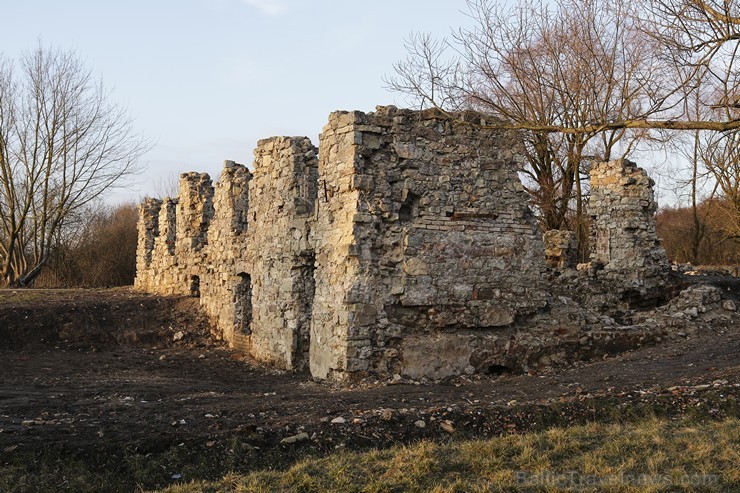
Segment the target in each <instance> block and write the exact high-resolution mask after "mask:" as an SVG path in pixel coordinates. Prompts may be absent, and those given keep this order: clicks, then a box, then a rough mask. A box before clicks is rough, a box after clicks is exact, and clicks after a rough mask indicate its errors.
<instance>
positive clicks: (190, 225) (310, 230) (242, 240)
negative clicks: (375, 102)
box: [136, 106, 663, 380]
mask: <svg viewBox="0 0 740 493" xmlns="http://www.w3.org/2000/svg"><path fill="white" fill-rule="evenodd" d="M480 123H483V122H482V117H481V116H480V115H477V114H460V115H457V118H455V119H449V118H447V117H445V116H443V115H442V114H440V113H439V112H437V111H434V110H426V111H411V110H399V109H397V108H395V107H392V106H390V107H379V108H378V109H377V111H376V112H375V113H368V114H366V113H362V112H358V111H355V112H336V113H332V114H331V115H330V117H329V122H328V124H327V125H326V127H325V128H324V130H323V133H322V135H321V141H320V147H321V151H320V152H319V151H318V149H316V148H315V147H314V146H313V145H312V144H311V142H310V141H309V139H307V138H305V137H273V138H270V139H265V140H262V141H260V142H259V143H258V146H257V149H256V150H255V151H254V162H253V166H252V170H253V171H252V172H250V171H249V170H248V169H247V168H246V167H245V166H243V165H240V164H236V163H234V162H232V161H227V162H226V163H225V167H224V171H223V173H222V175H221V179H220V182H219V183H216V184H215V186H214V185H213V183H212V182H211V180H210V178H209V177H208V175H205V174H198V173H186V174H184V175H182V177H181V185H180V194H179V196H178V197H177V198H176V199H170V198H167V199H164V200H161V201H160V200H155V199H148V200H146V201H145V202H144V203H143V204H142V205H141V207H140V220H139V245H138V252H137V277H136V287H137V288H139V289H142V290H146V291H150V292H154V293H162V294H191V295H193V296H200V300H201V305H202V306H203V308H204V310H205V311H206V313H208V314H209V315H210V316H211V317H212V318H213V319H214V321H215V322H216V325H217V327H218V331H219V333H218V335H219V336H221V337H223V338H224V339H225V340H227V341H229V343H230V344H231V345H233V346H235V347H238V348H240V349H241V350H243V351H245V352H247V353H249V354H251V355H252V356H253V357H255V358H256V359H258V360H261V361H263V362H266V363H270V364H274V365H275V366H278V367H281V368H286V369H292V370H303V369H310V372H311V374H312V375H314V376H316V377H319V378H328V379H334V380H343V379H346V378H351V377H355V376H363V375H369V374H372V375H377V376H389V375H394V374H400V375H404V376H408V377H411V378H424V377H426V378H432V379H439V378H444V377H447V376H451V375H459V374H462V373H474V372H487V371H490V370H491V369H494V368H498V367H503V366H506V365H508V364H509V363H508V362H510V361H512V360H513V359H516V355H513V353H512V351H519V350H520V349H517V348H519V346H517V345H516V344H513V343H512V341H513V340H514V339H513V338H514V334H515V332H516V331H519V330H520V329H521V328H522V327H526V324H527V320H529V319H530V318H531V317H539V318H540V319H541V317H542V313H543V312H544V311H546V310H548V307H549V306H550V303H551V302H552V296H551V294H550V287H549V286H548V285H547V284H546V283H547V281H546V279H547V278H548V274H547V272H548V271H547V266H546V261H545V259H546V254H545V253H546V252H545V246H544V243H543V239H542V234H541V233H540V231H539V230H538V227H537V220H536V218H535V217H534V216H533V215H532V213H531V211H530V209H529V207H528V197H527V194H526V193H525V191H524V189H523V187H522V184H521V182H520V180H519V178H518V176H517V172H516V170H517V166H516V163H515V160H516V157H517V156H516V155H515V152H514V151H513V149H516V148H518V143H517V135H516V134H515V133H512V132H508V131H501V130H491V129H486V128H484V127H483V126H481V125H480ZM646 180H647V181H646ZM650 186H651V184H650V182H649V179H647V178H646V177H645V176H643V174H642V171H641V170H638V169H636V167H634V166H633V165H631V164H630V163H628V162H620V163H619V165H618V166H617V165H616V164H615V163H608V164H605V165H603V166H597V167H595V168H594V173H593V174H592V199H591V201H592V206H593V209H592V215H593V216H594V224H595V228H594V231H595V232H594V234H595V235H596V236H597V237H598V240H599V241H600V242H601V243H599V245H601V246H600V247H599V248H598V249H597V251H596V252H595V253H594V262H592V264H593V265H598V266H599V270H600V271H603V272H614V273H617V274H615V275H617V276H618V277H619V276H621V277H620V279H629V283H630V286H631V287H633V285H638V286H648V285H651V284H650V283H651V282H653V280H654V279H655V278H656V276H657V275H658V274H659V271H660V269H661V268H663V263H662V260H661V258H660V250H659V249H657V248H658V247H657V243H655V241H656V240H655V237H654V217H651V214H653V215H654V202H652V195H651V194H652V190H651V187H650ZM645 201H647V205H645ZM615 211H617V212H616V215H618V217H616V218H615V217H614V216H615ZM615 221H616V222H617V223H615ZM640 221H647V222H648V223H649V222H650V221H652V226H651V225H648V226H647V227H644V226H640ZM550 236H552V238H550V239H549V240H548V245H549V247H548V256H550V257H551V259H550V263H551V264H552V263H553V262H554V263H557V267H558V268H565V267H568V266H570V263H571V262H572V260H571V259H569V258H565V257H567V251H568V250H569V249H570V248H572V245H570V244H569V241H570V240H568V241H566V240H567V238H565V237H564V236H563V235H560V236H563V237H562V238H560V239H557V238H555V239H553V238H554V236H553V235H550ZM555 236H557V235H555ZM558 245H559V246H558ZM605 245H608V247H607V246H605ZM555 247H557V248H555ZM625 249H627V250H629V252H628V253H624V252H623V250H625ZM630 255H636V256H641V258H642V257H645V256H648V257H649V259H647V260H645V261H644V262H643V263H641V264H640V265H639V268H638V269H637V270H635V269H633V268H632V266H633V265H634V264H633V263H630V262H627V260H628V259H629V256H630ZM620 282H622V281H620ZM653 284H654V282H653ZM630 289H631V288H630ZM516 333H517V334H518V333H519V332H516ZM519 337H520V336H519ZM520 338H521V337H520Z"/></svg>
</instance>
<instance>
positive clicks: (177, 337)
mask: <svg viewBox="0 0 740 493" xmlns="http://www.w3.org/2000/svg"><path fill="white" fill-rule="evenodd" d="M183 337H185V332H183V331H181V330H178V331H177V332H175V335H173V336H172V340H173V341H175V342H177V341H181V340H182V339H183Z"/></svg>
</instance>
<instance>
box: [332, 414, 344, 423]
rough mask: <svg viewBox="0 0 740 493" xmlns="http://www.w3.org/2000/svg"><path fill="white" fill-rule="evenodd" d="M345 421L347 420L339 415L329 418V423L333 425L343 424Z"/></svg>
mask: <svg viewBox="0 0 740 493" xmlns="http://www.w3.org/2000/svg"><path fill="white" fill-rule="evenodd" d="M346 422H347V420H346V419H344V418H343V417H341V416H338V417H336V418H334V419H332V420H331V424H333V425H343V424H344V423H346Z"/></svg>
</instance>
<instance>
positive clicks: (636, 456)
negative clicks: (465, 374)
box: [161, 418, 740, 493]
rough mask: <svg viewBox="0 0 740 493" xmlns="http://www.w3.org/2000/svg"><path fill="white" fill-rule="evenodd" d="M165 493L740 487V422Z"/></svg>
mask: <svg viewBox="0 0 740 493" xmlns="http://www.w3.org/2000/svg"><path fill="white" fill-rule="evenodd" d="M161 491H162V492H166V493H191V492H192V493H194V492H201V491H210V492H217V491H238V492H253V491H254V492H269V491H358V492H359V491H363V492H380V491H399V492H401V491H431V492H439V493H442V492H457V491H480V492H484V491H525V492H528V491H531V492H548V493H549V492H553V493H554V492H563V491H584V492H591V491H593V492H596V491H608V492H669V491H670V492H674V491H687V492H688V491H691V492H704V491H706V492H717V491H728V492H729V491H740V420H738V419H737V418H727V419H725V420H723V421H719V422H712V421H704V422H694V421H670V420H666V419H648V420H645V421H642V422H638V423H631V424H629V423H628V424H588V425H584V426H573V427H569V428H553V429H550V430H547V431H543V432H537V433H527V434H522V435H507V436H502V437H498V438H493V439H490V440H473V441H464V442H454V443H449V444H446V445H440V444H434V443H430V442H421V443H418V444H415V445H412V446H400V447H395V448H391V449H387V450H381V451H371V452H365V453H350V452H346V453H339V452H338V453H334V454H332V455H330V456H327V457H324V458H318V459H316V458H314V459H306V460H303V461H301V462H299V463H297V464H295V465H294V466H292V467H291V468H289V469H287V470H285V471H256V472H252V473H249V474H245V475H239V474H235V473H230V474H227V475H226V476H225V477H224V478H223V479H221V480H219V481H214V482H208V481H192V482H190V483H184V484H178V485H174V486H171V487H169V488H167V489H165V490H161Z"/></svg>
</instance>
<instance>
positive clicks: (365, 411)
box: [0, 288, 740, 488]
mask: <svg viewBox="0 0 740 493" xmlns="http://www.w3.org/2000/svg"><path fill="white" fill-rule="evenodd" d="M196 307H197V300H195V299H191V298H158V297H154V296H150V295H145V294H141V293H136V292H134V291H132V290H130V289H127V288H122V289H112V290H61V291H53V290H33V291H0V375H2V379H0V464H4V465H6V466H7V465H8V464H13V463H14V460H15V459H17V458H18V457H23V458H24V459H23V460H24V461H27V460H30V459H29V458H39V459H38V460H40V461H41V460H43V459H42V458H43V457H45V456H48V455H49V454H57V455H55V456H56V457H58V456H60V455H62V456H68V457H73V458H74V459H75V460H77V461H81V462H83V463H85V464H86V465H87V467H90V468H92V469H95V468H101V469H107V470H108V471H110V473H111V474H120V475H122V476H126V477H129V479H130V481H131V483H130V484H131V485H134V484H139V485H140V486H145V487H157V486H162V485H164V484H167V483H168V482H170V481H174V480H182V479H193V478H194V476H195V475H197V474H199V473H198V472H196V471H195V470H189V469H188V464H192V463H195V462H197V461H202V460H203V457H205V456H211V457H212V458H213V461H215V462H219V464H220V465H219V466H218V467H214V468H213V469H210V470H209V471H206V472H203V473H202V474H204V475H206V476H208V475H218V474H223V473H224V472H225V471H228V470H248V469H251V468H257V467H284V466H287V465H289V464H290V463H291V462H292V461H294V460H296V459H297V458H299V457H301V456H305V455H307V454H323V453H328V452H331V451H333V450H337V449H343V448H349V449H363V448H369V447H384V446H388V445H391V444H397V443H407V442H410V441H413V440H416V439H420V438H428V439H433V440H448V439H451V438H453V439H455V438H467V437H486V436H492V435H498V434H502V433H513V432H521V431H527V430H531V429H541V428H543V427H546V426H549V425H553V424H554V425H568V424H571V423H582V422H587V421H590V420H606V421H613V420H622V419H630V418H631V417H634V418H638V417H640V416H641V415H644V414H646V413H648V414H649V413H655V414H660V415H667V416H677V417H678V416H683V415H686V414H692V413H693V414H696V413H699V414H701V415H705V416H707V417H710V418H711V417H722V416H725V415H728V414H737V401H738V397H740V378H739V377H740V337H739V336H740V327H737V326H734V327H732V326H731V327H729V328H728V327H723V328H722V329H721V330H719V329H717V330H714V329H711V330H706V331H703V332H699V333H697V334H695V335H693V336H686V337H684V336H679V337H674V338H669V340H667V341H665V342H663V343H661V344H660V345H657V346H653V347H644V348H641V349H639V350H636V351H632V352H629V353H625V354H622V355H619V356H615V357H609V358H607V359H604V360H600V361H596V362H592V363H588V364H580V365H578V366H576V367H573V368H570V369H567V370H562V371H559V372H557V373H553V374H533V375H503V376H499V377H481V378H473V377H471V378H459V379H456V380H451V381H449V382H445V383H441V384H435V385H420V384H416V383H413V382H400V383H393V384H391V383H388V382H378V383H369V384H368V383H365V384H362V385H356V386H354V387H352V388H339V387H335V386H330V385H328V384H324V383H318V382H313V381H311V380H310V378H309V377H308V376H307V375H305V374H291V373H284V372H279V371H276V370H272V369H269V368H264V367H261V366H259V365H257V364H255V363H254V362H252V361H249V360H248V359H245V358H243V357H242V356H240V355H238V354H236V353H234V352H233V351H231V350H229V349H227V348H225V347H224V346H222V345H220V344H219V343H217V342H214V341H213V340H212V339H211V338H210V337H209V325H208V322H207V320H206V319H205V318H203V317H202V316H201V315H199V314H198V311H197V309H196ZM422 421H423V423H422ZM422 424H423V426H422ZM304 432H305V435H301V434H302V433H304ZM290 437H293V438H290ZM286 439H287V440H286ZM290 442H293V443H290ZM178 447H179V449H180V450H181V451H183V452H182V453H180V454H174V455H173V454H172V451H173V450H177V449H178ZM163 454H170V455H169V456H171V457H172V459H171V461H170V463H166V462H165V463H164V464H165V465H162V464H163V462H162V461H160V462H158V469H157V472H156V473H151V474H149V475H147V476H146V477H143V476H142V477H137V473H136V472H135V471H133V472H132V470H133V469H135V465H134V464H132V461H133V462H136V461H142V460H146V459H147V458H151V457H155V456H157V455H160V456H162V455H163ZM33 460H36V459H33ZM226 462H228V464H226ZM160 469H161V470H160ZM191 469H192V468H191ZM188 471H190V472H188ZM0 474H2V473H1V472H0ZM127 475H128V476H127ZM123 484H128V483H123ZM60 488H63V485H62V486H60Z"/></svg>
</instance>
